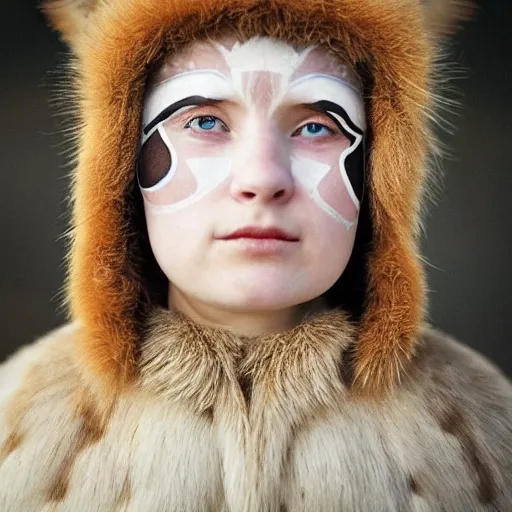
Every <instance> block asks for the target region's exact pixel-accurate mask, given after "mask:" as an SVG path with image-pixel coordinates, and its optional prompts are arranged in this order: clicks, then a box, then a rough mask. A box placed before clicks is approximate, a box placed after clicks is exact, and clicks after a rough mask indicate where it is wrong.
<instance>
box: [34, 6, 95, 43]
mask: <svg viewBox="0 0 512 512" xmlns="http://www.w3.org/2000/svg"><path fill="white" fill-rule="evenodd" d="M98 2H99V0H43V2H42V4H41V9H42V11H43V12H44V13H45V14H46V16H47V17H48V19H49V20H50V23H51V25H52V27H53V28H54V29H55V30H58V31H59V32H60V33H61V35H62V39H64V41H66V42H67V43H68V44H69V45H70V46H71V47H75V46H76V45H77V44H78V41H79V39H80V36H81V34H83V33H84V32H85V31H86V29H87V27H88V25H89V24H90V23H92V22H93V21H92V15H93V11H94V9H95V7H96V6H97V4H98Z"/></svg>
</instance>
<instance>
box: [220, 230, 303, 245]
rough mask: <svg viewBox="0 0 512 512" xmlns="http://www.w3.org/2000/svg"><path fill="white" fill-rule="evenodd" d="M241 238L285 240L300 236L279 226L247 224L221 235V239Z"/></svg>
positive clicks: (294, 239) (293, 240)
mask: <svg viewBox="0 0 512 512" xmlns="http://www.w3.org/2000/svg"><path fill="white" fill-rule="evenodd" d="M241 238H244V239H253V240H281V241H284V242H298V241H299V238H298V237H296V236H294V235H293V234H291V233H288V232H286V231H284V230H283V229H280V228H277V227H267V228H261V227H257V226H247V227H244V228H240V229H237V230H236V231H233V232H232V233H230V234H229V235H225V236H221V237H219V239H220V240H237V239H241Z"/></svg>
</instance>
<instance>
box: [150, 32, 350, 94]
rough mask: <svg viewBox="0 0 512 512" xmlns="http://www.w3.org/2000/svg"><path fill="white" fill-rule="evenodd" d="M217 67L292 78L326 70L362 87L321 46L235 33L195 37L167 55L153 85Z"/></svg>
mask: <svg viewBox="0 0 512 512" xmlns="http://www.w3.org/2000/svg"><path fill="white" fill-rule="evenodd" d="M205 69H210V70H216V71H218V72H220V73H222V74H224V75H226V76H231V75H232V74H233V72H237V73H243V72H274V73H280V74H285V75H288V76H289V78H290V79H292V80H293V79H296V78H300V77H301V76H305V75H309V74H326V75H330V76H333V77H336V78H339V79H341V80H343V81H344V82H347V83H349V84H350V85H352V86H353V87H355V88H356V89H360V83H359V79H358V77H357V75H356V73H355V72H353V71H352V68H351V66H350V65H349V64H348V63H346V62H343V61H342V60H341V59H340V58H339V57H336V56H334V55H332V54H331V53H329V52H327V51H326V50H324V49H322V48H319V47H308V48H305V47H303V48H296V47H293V46H292V45H290V44H288V43H285V42H282V41H278V40H274V39H270V38H264V37H254V38H252V39H249V40H248V41H245V42H241V41H239V40H238V39H237V38H236V37H234V36H225V37H222V38H218V39H214V40H200V41H195V42H193V43H191V44H190V45H188V46H187V47H185V48H183V49H182V50H181V51H179V52H177V53H176V54H173V55H169V56H167V57H166V58H165V59H164V60H163V62H162V64H161V65H160V67H159V68H158V69H157V70H156V72H155V73H154V75H153V76H152V77H151V80H150V84H149V87H150V89H151V88H153V87H155V86H157V85H158V84H160V83H162V82H165V81H166V80H169V79H170V78H172V77H174V76H176V75H179V74H181V73H185V72H188V71H194V70H205Z"/></svg>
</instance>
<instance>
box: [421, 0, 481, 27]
mask: <svg viewBox="0 0 512 512" xmlns="http://www.w3.org/2000/svg"><path fill="white" fill-rule="evenodd" d="M421 3H422V4H423V6H424V9H425V12H426V18H427V23H428V25H429V27H430V29H431V30H432V31H433V32H435V33H437V34H439V35H441V36H443V35H450V34H453V33H454V32H455V31H456V30H457V27H458V26H459V24H460V23H461V22H463V21H468V20H469V19H471V17H472V16H473V14H474V12H475V10H476V4H475V2H474V1H473V0H421Z"/></svg>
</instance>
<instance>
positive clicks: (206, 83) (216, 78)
mask: <svg viewBox="0 0 512 512" xmlns="http://www.w3.org/2000/svg"><path fill="white" fill-rule="evenodd" d="M190 96H202V97H205V98H212V99H216V100H218V101H222V100H229V99H232V98H234V97H237V93H236V91H235V89H234V87H233V84H232V83H231V80H230V79H229V78H228V77H226V76H225V75H223V74H222V73H219V72H218V71H215V70H200V71H188V72H185V73H181V74H179V75H176V76H174V77H172V78H169V79H168V80H165V81H164V82H162V83H160V84H158V85H157V86H156V87H155V88H154V89H153V90H152V91H151V92H150V93H149V94H148V95H147V97H146V99H145V100H144V113H143V126H147V125H148V124H149V123H151V122H152V121H153V120H154V119H155V118H156V117H157V116H158V115H159V114H160V113H161V112H162V111H163V110H164V109H165V108H167V107H168V106H169V105H172V104H173V103H176V102H178V101H180V100H183V99H184V98H188V97H190Z"/></svg>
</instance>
